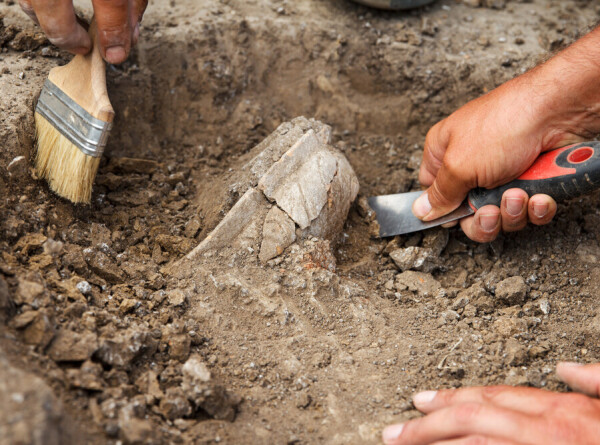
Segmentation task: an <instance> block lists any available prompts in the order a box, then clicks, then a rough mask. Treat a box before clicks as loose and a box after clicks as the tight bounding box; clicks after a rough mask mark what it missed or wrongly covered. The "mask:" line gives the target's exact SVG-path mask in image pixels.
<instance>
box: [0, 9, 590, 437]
mask: <svg viewBox="0 0 600 445" xmlns="http://www.w3.org/2000/svg"><path fill="white" fill-rule="evenodd" d="M199 3H200V4H199ZM463 3H464V2H463ZM466 3H472V4H475V3H478V2H466ZM484 3H485V4H486V5H487V4H488V3H490V6H495V8H496V9H493V8H487V7H486V8H473V7H470V6H468V5H465V4H462V3H458V2H455V1H454V0H452V1H450V0H441V1H438V2H436V3H435V4H434V5H432V6H430V7H427V8H424V9H420V10H417V11H411V12H406V13H390V12H382V11H372V10H369V9H367V8H366V7H362V6H358V5H355V4H354V3H351V2H347V1H345V0H302V1H297V2H279V1H264V2H247V1H242V0H239V1H238V0H231V1H219V2H195V1H191V0H184V1H178V2H172V4H170V5H162V4H156V5H151V7H150V10H149V12H148V15H147V17H146V18H145V21H144V27H143V31H142V38H141V43H140V46H139V48H138V49H137V50H136V51H135V53H134V54H133V56H132V58H131V60H130V61H129V62H128V63H126V64H124V65H123V66H120V67H109V70H108V72H109V91H110V95H111V99H112V100H113V102H114V105H115V109H116V111H117V121H116V126H115V129H114V131H113V134H112V137H111V141H110V146H109V147H108V150H107V153H106V156H105V159H104V160H103V162H102V165H101V168H100V172H99V175H98V178H97V181H96V186H95V191H94V196H93V203H92V205H91V206H90V207H74V206H72V205H70V204H69V203H67V202H65V201H62V200H60V199H58V198H57V197H55V196H53V195H52V194H51V193H50V192H49V191H48V189H47V187H46V186H45V184H44V183H43V182H41V181H39V180H37V179H36V177H35V172H33V171H32V170H31V168H30V165H31V163H30V161H31V159H32V146H33V141H32V134H33V115H32V110H33V106H34V102H35V97H36V95H37V94H38V93H39V91H40V89H41V85H42V83H43V79H44V77H45V76H46V74H47V72H48V70H49V69H50V68H51V67H52V66H54V65H56V64H58V63H63V62H65V61H66V60H67V58H68V56H67V55H66V54H64V53H62V52H58V51H56V50H54V49H52V48H51V47H49V46H48V45H47V43H46V42H45V40H43V38H42V37H41V36H40V35H38V34H37V33H36V31H35V28H34V26H33V25H32V24H30V23H29V22H28V21H27V19H26V18H25V17H24V16H23V15H22V14H21V13H20V12H19V10H18V6H17V5H11V4H8V3H1V4H0V14H3V15H4V19H3V25H2V26H0V46H1V47H2V52H1V53H0V93H1V95H2V101H1V102H0V113H2V117H3V118H2V119H1V120H0V143H1V145H2V148H3V149H2V151H0V197H2V200H1V201H0V319H1V320H2V323H0V333H1V334H2V336H1V337H0V347H1V349H2V350H4V351H5V354H6V356H7V359H8V360H9V361H10V362H11V365H10V366H11V369H15V367H17V368H21V369H27V370H28V371H29V372H33V373H34V374H36V375H37V376H38V377H39V378H40V379H42V380H43V382H41V381H39V382H40V385H42V383H43V385H44V386H45V387H46V388H48V387H49V388H51V389H52V391H53V393H54V396H53V397H55V398H56V399H57V400H59V401H60V402H61V405H62V412H61V416H63V417H64V418H72V419H74V423H75V424H76V425H79V426H81V428H80V429H81V431H84V432H85V433H86V435H87V436H89V437H88V438H87V440H88V442H90V443H107V441H117V440H120V441H125V442H129V443H152V442H153V443H187V442H195V443H214V442H222V443H330V444H341V443H344V444H346V443H377V440H378V436H379V433H380V430H381V428H382V427H383V426H384V425H385V424H387V423H390V422H392V421H398V420H402V419H406V418H410V417H413V416H416V415H417V413H416V412H415V411H414V410H413V408H412V405H411V404H410V399H411V396H412V394H413V392H414V391H416V390H423V389H430V388H431V387H450V386H462V385H474V384H489V383H511V384H526V385H532V386H537V387H546V388H550V389H561V388H563V387H562V386H560V385H559V383H558V382H557V380H556V379H555V377H554V374H553V366H554V363H555V362H556V361H557V360H559V359H560V360H565V359H566V360H579V361H597V360H598V358H599V357H600V350H599V349H598V346H597V345H598V344H599V343H598V338H599V335H600V323H599V322H598V320H597V317H595V314H596V313H597V312H598V310H599V303H598V302H597V301H596V299H595V298H594V297H595V296H596V295H597V294H598V291H599V289H598V286H597V284H596V283H598V280H597V279H596V278H597V276H599V275H600V267H599V264H600V247H599V244H598V243H599V240H600V229H599V227H600V225H599V224H598V222H599V218H600V216H598V214H597V210H596V207H597V199H598V196H597V195H595V196H591V197H587V198H583V199H580V200H577V201H576V202H572V203H568V204H566V205H564V206H561V208H560V211H559V215H558V217H557V220H556V221H555V222H554V223H553V224H552V225H550V226H548V227H544V228H529V229H527V230H525V231H524V232H522V233H519V234H513V235H510V236H505V237H503V238H502V239H500V240H498V241H496V242H494V243H492V244H490V245H481V246H479V245H475V244H474V243H471V242H470V241H468V240H467V239H465V238H464V236H463V235H462V234H461V233H460V232H458V231H456V230H452V231H450V232H449V235H448V232H443V231H437V232H436V231H434V232H429V233H424V234H415V235H412V236H410V237H397V238H395V239H392V240H373V239H371V238H370V237H369V233H368V225H369V221H368V214H367V212H368V211H367V209H365V208H364V207H362V206H361V205H360V202H362V201H361V200H360V199H359V200H358V204H357V205H355V206H354V207H353V208H352V209H350V214H349V217H348V220H347V222H346V225H345V226H344V229H343V231H342V232H341V234H340V238H339V239H337V240H336V241H338V243H337V244H335V243H333V242H332V243H328V242H325V241H322V240H320V239H318V238H314V239H313V238H312V237H310V236H307V237H305V238H303V239H300V238H297V241H296V242H295V243H292V244H291V245H290V246H289V247H287V248H282V252H281V253H280V254H279V255H277V256H276V257H273V258H270V259H269V260H268V261H266V264H264V262H261V261H260V259H259V258H254V256H252V258H251V257H250V255H246V256H244V255H245V254H244V255H243V254H242V253H240V252H239V251H238V252H237V253H236V252H232V251H231V250H230V249H229V250H228V249H224V250H223V252H222V254H220V253H219V252H216V253H213V254H212V256H211V255H208V256H207V255H203V256H200V257H199V258H197V259H196V260H195V262H193V263H192V266H190V265H189V264H188V265H187V266H186V267H178V266H179V265H181V264H183V263H181V262H180V261H181V259H182V258H184V257H185V256H186V255H187V254H188V253H190V252H191V251H192V250H193V249H194V248H195V247H196V246H198V245H199V244H201V243H202V242H203V241H204V240H206V238H207V236H208V235H209V234H210V233H211V232H212V231H213V230H214V229H215V227H217V225H218V224H219V223H220V222H221V221H222V220H223V219H224V217H225V216H226V215H227V214H228V213H229V212H230V210H231V209H232V208H233V207H234V206H235V205H236V203H238V202H239V200H240V198H241V197H242V195H243V194H244V193H245V192H246V191H247V190H248V185H249V184H248V183H247V182H244V181H242V179H244V177H243V175H241V174H240V170H239V168H240V167H241V166H243V165H245V164H247V162H249V161H250V160H251V159H252V157H253V156H254V153H253V152H251V150H252V148H253V147H255V146H256V145H257V144H259V143H260V142H261V141H263V140H264V139H265V138H266V137H267V136H268V135H269V134H271V133H272V132H273V131H275V130H276V129H277V128H278V127H279V126H280V125H281V124H282V123H284V122H287V121H290V120H292V119H293V118H295V117H297V116H302V115H303V116H308V117H315V118H316V119H318V120H320V121H322V122H324V123H326V124H328V125H330V126H331V128H332V133H331V139H332V145H333V146H334V147H335V148H336V149H337V150H339V152H341V153H342V154H343V155H344V156H345V157H346V158H347V159H348V160H349V163H350V166H351V167H352V169H353V170H354V171H355V172H356V175H357V177H358V180H359V183H360V185H361V192H360V193H361V195H362V197H364V196H368V195H371V194H382V193H394V192H402V191H408V190H411V189H415V188H417V187H418V184H417V181H416V179H417V178H416V170H417V168H418V165H419V159H420V154H421V149H422V145H421V144H422V142H423V138H424V135H425V133H426V131H427V129H428V128H429V127H430V126H431V125H432V124H434V123H435V122H436V121H437V120H438V119H440V118H442V117H444V116H445V115H447V114H448V113H450V112H451V111H453V110H454V109H455V108H456V107H457V106H459V105H460V104H462V103H464V102H466V101H467V100H468V99H470V98H473V97H475V96H478V95H480V94H482V93H484V92H485V91H488V90H489V89H491V88H493V87H494V86H496V85H497V84H499V83H501V82H502V81H504V80H507V79H509V78H511V77H513V76H515V75H517V74H519V73H520V72H522V71H523V70H525V69H527V68H528V67H531V66H533V65H534V64H535V63H536V62H537V61H539V60H542V59H543V58H545V57H547V54H548V51H552V50H555V49H556V48H558V47H560V46H561V45H563V44H566V43H568V42H570V41H572V40H573V39H574V38H575V37H576V36H577V35H578V34H579V33H581V32H584V31H585V30H586V27H588V26H590V25H591V24H592V21H593V17H595V14H596V13H597V6H595V2H593V1H587V2H586V1H580V0H579V1H576V0H569V1H558V0H556V1H553V0H548V1H544V2H533V3H526V2H511V1H506V2H484ZM492 3H493V4H492ZM19 36H20V37H19ZM484 130H485V129H483V131H484ZM272 161H275V160H272ZM261 193H262V192H261ZM275 213H276V212H275ZM272 216H273V218H272V219H271V220H270V221H272V222H273V226H277V227H280V226H281V225H278V224H279V223H278V222H281V219H280V218H279V219H278V217H277V215H272ZM279 216H281V215H279ZM286 221H287V220H286ZM301 223H302V220H301V219H297V220H294V223H293V225H294V229H296V226H298V227H299V226H300V224H301ZM289 226H290V227H291V225H289ZM263 233H264V226H263ZM290 233H291V232H290ZM279 239H280V238H278V240H279ZM278 243H279V241H277V242H276V243H275V244H274V247H273V251H274V252H276V253H279V251H278V249H277V246H280V247H281V244H278ZM257 249H258V250H256V252H258V251H259V249H260V246H258V247H257ZM2 372H4V371H2ZM2 375H4V374H2ZM27 378H30V377H27ZM15 385H16V386H24V385H25V384H24V383H23V384H21V383H16V384H15ZM17 389H18V390H19V393H21V392H22V391H21V388H17ZM44 391H45V390H44ZM44 394H46V392H44ZM2 406H4V405H2ZM11 406H12V405H11ZM1 410H2V408H0V411H1ZM58 412H59V411H58V408H57V410H56V412H54V411H52V414H53V415H54V414H58ZM234 415H235V420H234V421H233V422H231V420H232V419H233V418H234ZM0 428H1V426H0Z"/></svg>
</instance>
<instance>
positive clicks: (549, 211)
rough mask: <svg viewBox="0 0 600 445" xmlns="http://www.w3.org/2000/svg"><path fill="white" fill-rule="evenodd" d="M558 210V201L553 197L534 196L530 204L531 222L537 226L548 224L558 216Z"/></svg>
mask: <svg viewBox="0 0 600 445" xmlns="http://www.w3.org/2000/svg"><path fill="white" fill-rule="evenodd" d="M556 209H557V206H556V201H555V200H554V199H553V198H552V197H550V196H548V195H533V196H532V197H531V198H530V199H529V204H528V213H529V220H530V221H531V222H532V223H533V224H535V225H537V226H541V225H544V224H548V223H549V222H550V221H552V219H553V218H554V216H555V215H556Z"/></svg>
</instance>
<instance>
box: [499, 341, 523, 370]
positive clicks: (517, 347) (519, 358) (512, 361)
mask: <svg viewBox="0 0 600 445" xmlns="http://www.w3.org/2000/svg"><path fill="white" fill-rule="evenodd" d="M504 351H505V353H506V362H507V363H508V364H509V365H510V366H523V365H525V364H527V349H526V348H525V347H524V346H522V345H521V344H520V343H519V342H518V341H517V340H516V339H514V338H509V339H508V340H507V341H506V346H505V347H504Z"/></svg>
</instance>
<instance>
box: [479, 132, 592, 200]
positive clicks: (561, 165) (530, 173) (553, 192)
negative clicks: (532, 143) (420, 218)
mask: <svg viewBox="0 0 600 445" xmlns="http://www.w3.org/2000/svg"><path fill="white" fill-rule="evenodd" d="M512 188H520V189H523V190H525V191H526V192H527V194H528V195H529V196H530V197H531V196H533V195H536V194H538V193H543V194H546V195H550V196H552V197H553V198H554V199H555V200H556V201H557V202H560V201H564V200H566V199H570V198H576V197H578V196H581V195H585V194H587V193H590V192H593V191H594V190H597V189H598V188H600V142H598V141H595V142H584V143H581V144H575V145H569V146H568V147H563V148H557V149H555V150H552V151H548V152H546V153H542V154H541V155H540V156H539V157H538V158H537V159H536V161H535V162H534V163H533V165H532V166H531V167H529V169H528V170H527V171H526V172H525V173H523V174H522V175H521V176H519V177H518V178H517V179H515V180H514V181H511V182H509V183H508V184H505V185H503V186H500V187H497V188H495V189H491V190H487V189H483V188H477V189H474V190H471V192H470V193H469V205H470V206H471V207H472V208H473V209H474V210H477V209H479V208H481V207H483V206H485V205H490V204H491V205H495V206H500V203H501V202H502V195H503V194H504V192H505V191H507V190H508V189H512Z"/></svg>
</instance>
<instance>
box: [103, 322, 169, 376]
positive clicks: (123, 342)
mask: <svg viewBox="0 0 600 445" xmlns="http://www.w3.org/2000/svg"><path fill="white" fill-rule="evenodd" d="M157 346H158V345H157V342H156V340H154V339H153V338H152V336H151V335H150V333H149V332H148V331H147V330H145V329H140V328H135V327H131V328H129V329H127V330H124V331H118V332H117V333H116V334H115V335H114V336H113V337H111V338H102V339H100V347H99V349H98V351H96V354H95V355H96V357H97V358H98V359H99V360H100V361H101V362H102V363H105V364H106V365H110V366H117V367H121V368H129V367H130V366H131V364H132V363H133V362H134V361H135V360H136V359H138V358H140V357H142V356H144V355H152V354H153V353H154V352H155V351H156V348H157Z"/></svg>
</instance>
